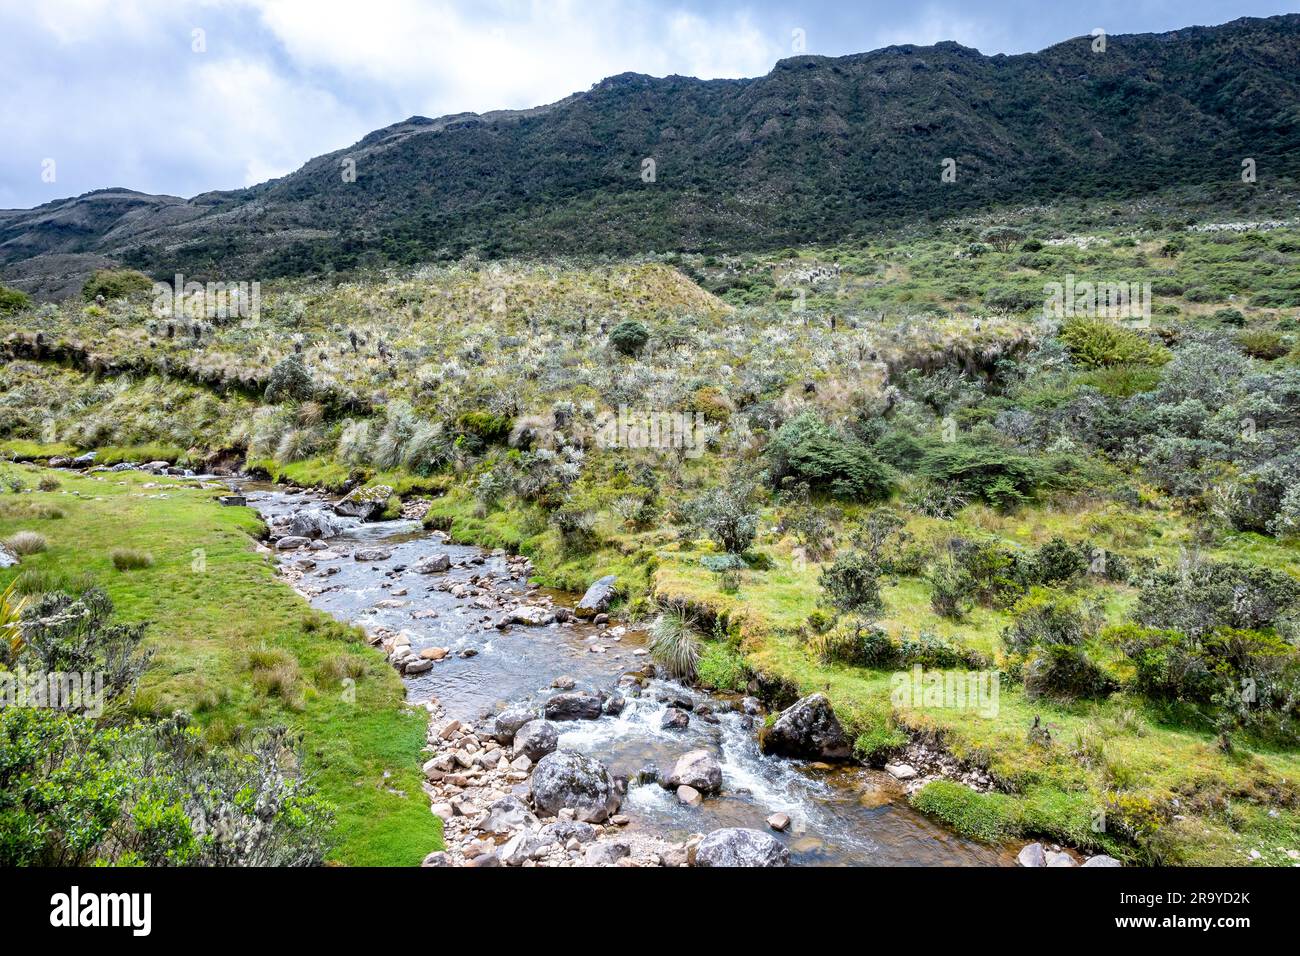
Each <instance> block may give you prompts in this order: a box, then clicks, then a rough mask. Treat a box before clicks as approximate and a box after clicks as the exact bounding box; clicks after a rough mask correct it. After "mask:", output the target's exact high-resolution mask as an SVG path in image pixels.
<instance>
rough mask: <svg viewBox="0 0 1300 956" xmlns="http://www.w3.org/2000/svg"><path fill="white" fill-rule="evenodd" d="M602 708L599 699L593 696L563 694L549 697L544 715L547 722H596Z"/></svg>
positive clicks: (579, 693)
mask: <svg viewBox="0 0 1300 956" xmlns="http://www.w3.org/2000/svg"><path fill="white" fill-rule="evenodd" d="M603 706H604V705H603V702H602V701H601V699H600V698H599V697H597V696H595V695H594V694H584V693H581V692H574V693H564V694H556V695H555V696H554V697H551V698H550V699H549V700H548V701H547V702H546V706H545V710H544V713H545V715H546V717H547V719H548V720H596V719H597V718H599V717H600V713H601V708H602V707H603Z"/></svg>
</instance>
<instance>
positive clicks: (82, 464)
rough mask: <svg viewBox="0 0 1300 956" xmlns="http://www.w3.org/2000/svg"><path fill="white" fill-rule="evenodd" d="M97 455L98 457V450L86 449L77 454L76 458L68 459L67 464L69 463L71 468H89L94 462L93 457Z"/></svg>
mask: <svg viewBox="0 0 1300 956" xmlns="http://www.w3.org/2000/svg"><path fill="white" fill-rule="evenodd" d="M98 457H99V452H95V451H88V452H86V453H85V454H84V455H78V456H77V457H76V458H74V459H72V461H70V462H69V463H68V464H69V465H71V466H72V467H73V468H89V467H90V466H91V465H93V464H94V463H95V459H96V458H98Z"/></svg>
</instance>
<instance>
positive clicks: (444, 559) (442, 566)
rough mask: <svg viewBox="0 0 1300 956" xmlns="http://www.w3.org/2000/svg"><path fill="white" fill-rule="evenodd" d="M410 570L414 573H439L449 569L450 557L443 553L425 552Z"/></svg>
mask: <svg viewBox="0 0 1300 956" xmlns="http://www.w3.org/2000/svg"><path fill="white" fill-rule="evenodd" d="M411 570H412V571H414V572H415V573H416V574H441V573H443V572H444V571H450V570H451V558H449V557H448V556H447V555H445V554H427V555H425V556H424V557H423V558H421V559H420V560H419V561H416V562H415V565H414V566H413V567H412V568H411Z"/></svg>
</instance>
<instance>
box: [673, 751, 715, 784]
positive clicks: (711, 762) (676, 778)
mask: <svg viewBox="0 0 1300 956" xmlns="http://www.w3.org/2000/svg"><path fill="white" fill-rule="evenodd" d="M664 786H665V787H667V788H668V789H670V790H675V789H677V788H678V787H694V788H695V789H696V790H698V791H700V793H717V792H718V791H719V790H721V789H722V768H721V767H719V766H718V762H717V761H716V760H715V759H713V754H711V753H709V752H708V751H707V750H692V751H691V752H690V753H686V754H682V756H680V757H678V758H677V763H676V764H674V765H673V772H672V773H670V774H669V775H668V779H667V780H666V781H664Z"/></svg>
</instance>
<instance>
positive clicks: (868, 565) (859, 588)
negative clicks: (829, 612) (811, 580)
mask: <svg viewBox="0 0 1300 956" xmlns="http://www.w3.org/2000/svg"><path fill="white" fill-rule="evenodd" d="M817 583H818V584H819V585H821V588H822V591H823V592H824V593H825V595H826V597H827V599H828V601H829V602H830V604H831V606H832V607H834V608H835V609H836V610H838V611H843V612H845V613H848V614H860V615H862V616H864V617H870V616H872V615H875V614H878V613H879V612H880V611H881V609H882V608H883V607H884V602H883V600H882V599H881V596H880V565H879V564H878V563H877V561H876V558H875V556H873V555H872V554H870V553H869V552H868V551H866V550H863V549H861V548H851V549H849V550H848V551H845V552H844V553H843V554H841V555H839V556H838V557H837V558H836V559H835V560H834V561H833V562H832V563H831V564H829V565H827V566H826V567H824V568H822V571H821V574H820V575H819V576H818V579H817Z"/></svg>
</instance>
